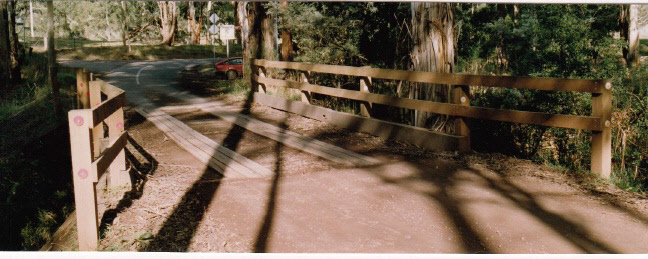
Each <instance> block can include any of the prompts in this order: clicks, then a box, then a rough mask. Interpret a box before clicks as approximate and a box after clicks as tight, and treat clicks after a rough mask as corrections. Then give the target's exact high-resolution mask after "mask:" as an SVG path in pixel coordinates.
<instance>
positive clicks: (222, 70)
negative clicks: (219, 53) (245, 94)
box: [214, 57, 243, 80]
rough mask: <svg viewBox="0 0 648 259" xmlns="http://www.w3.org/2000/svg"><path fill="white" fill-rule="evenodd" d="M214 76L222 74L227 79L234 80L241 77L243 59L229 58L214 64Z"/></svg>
mask: <svg viewBox="0 0 648 259" xmlns="http://www.w3.org/2000/svg"><path fill="white" fill-rule="evenodd" d="M214 68H215V69H216V74H224V75H225V76H226V77H227V79H230V80H232V79H236V78H237V77H239V76H241V75H243V58H241V57H237V58H230V59H226V60H223V61H220V62H216V63H214Z"/></svg>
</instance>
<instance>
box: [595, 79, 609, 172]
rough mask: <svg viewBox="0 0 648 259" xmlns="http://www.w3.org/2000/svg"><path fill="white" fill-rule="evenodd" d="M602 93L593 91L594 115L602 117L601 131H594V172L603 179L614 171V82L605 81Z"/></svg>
mask: <svg viewBox="0 0 648 259" xmlns="http://www.w3.org/2000/svg"><path fill="white" fill-rule="evenodd" d="M601 89H602V92H601V93H592V116H594V117H600V118H601V128H602V130H601V131H592V144H591V148H590V150H591V152H592V165H591V170H592V173H594V174H596V175H598V176H600V177H601V178H603V179H608V178H610V174H611V172H612V130H611V127H610V126H611V125H610V124H611V115H612V91H611V90H612V82H610V81H607V80H606V81H605V87H602V88H601Z"/></svg>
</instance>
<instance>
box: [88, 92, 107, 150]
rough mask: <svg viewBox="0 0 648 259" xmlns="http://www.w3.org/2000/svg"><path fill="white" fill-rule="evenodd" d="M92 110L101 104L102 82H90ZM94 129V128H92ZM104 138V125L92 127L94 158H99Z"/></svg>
mask: <svg viewBox="0 0 648 259" xmlns="http://www.w3.org/2000/svg"><path fill="white" fill-rule="evenodd" d="M89 90H90V92H89V93H90V109H92V108H95V107H97V106H99V104H100V103H101V82H99V81H90V89H89ZM91 127H92V126H91ZM103 137H104V129H103V123H99V125H97V126H96V127H92V158H97V157H99V154H100V153H101V140H102V139H103Z"/></svg>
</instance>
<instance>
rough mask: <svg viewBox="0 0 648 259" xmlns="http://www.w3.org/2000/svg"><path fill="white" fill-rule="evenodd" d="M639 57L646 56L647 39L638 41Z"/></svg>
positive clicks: (647, 48) (647, 49) (647, 52)
mask: <svg viewBox="0 0 648 259" xmlns="http://www.w3.org/2000/svg"><path fill="white" fill-rule="evenodd" d="M639 55H640V56H648V39H641V40H639Z"/></svg>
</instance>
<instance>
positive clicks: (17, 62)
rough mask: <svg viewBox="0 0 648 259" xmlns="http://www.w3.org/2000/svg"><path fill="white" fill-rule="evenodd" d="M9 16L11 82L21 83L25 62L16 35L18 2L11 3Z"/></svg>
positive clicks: (8, 11)
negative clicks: (23, 63)
mask: <svg viewBox="0 0 648 259" xmlns="http://www.w3.org/2000/svg"><path fill="white" fill-rule="evenodd" d="M8 7H9V8H8V10H7V14H8V15H9V19H8V20H9V45H10V48H9V49H10V52H11V53H10V58H11V81H13V82H18V81H20V67H21V66H22V61H23V52H22V50H21V47H20V39H19V38H18V33H16V1H15V0H14V1H9V4H8Z"/></svg>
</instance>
